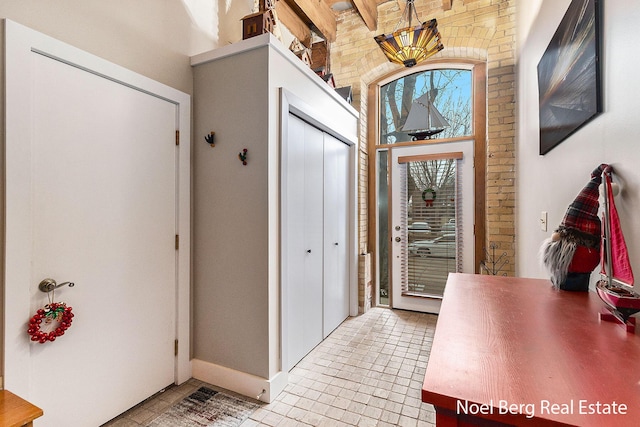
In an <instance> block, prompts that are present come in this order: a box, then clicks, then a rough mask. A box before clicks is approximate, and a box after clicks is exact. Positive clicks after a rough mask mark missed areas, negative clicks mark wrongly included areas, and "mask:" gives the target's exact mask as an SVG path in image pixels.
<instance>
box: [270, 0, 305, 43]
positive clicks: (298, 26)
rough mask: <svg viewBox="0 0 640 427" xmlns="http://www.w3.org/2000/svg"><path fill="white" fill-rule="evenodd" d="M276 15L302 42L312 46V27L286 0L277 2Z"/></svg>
mask: <svg viewBox="0 0 640 427" xmlns="http://www.w3.org/2000/svg"><path fill="white" fill-rule="evenodd" d="M276 15H277V17H278V20H279V21H280V22H281V23H282V25H284V26H285V27H287V29H288V30H289V31H291V34H293V35H294V36H295V37H296V38H297V39H298V40H300V43H302V44H303V45H305V46H306V47H308V48H310V47H311V29H310V28H309V26H308V25H307V24H306V23H305V22H304V21H303V20H302V19H300V17H299V16H298V15H297V14H296V12H295V11H294V10H293V9H291V7H290V6H289V5H288V4H287V3H286V2H284V1H278V2H276Z"/></svg>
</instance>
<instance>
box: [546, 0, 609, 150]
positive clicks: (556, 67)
mask: <svg viewBox="0 0 640 427" xmlns="http://www.w3.org/2000/svg"><path fill="white" fill-rule="evenodd" d="M600 1H601V0H572V1H571V4H570V5H569V8H568V9H567V12H566V13H565V15H564V17H563V18H562V21H561V22H560V25H559V26H558V28H557V30H556V32H555V34H554V35H553V38H552V39H551V42H550V43H549V46H548V47H547V50H546V51H545V52H544V54H543V55H542V58H541V59H540V62H539V63H538V91H539V109H540V154H546V153H548V152H549V150H551V149H552V148H554V147H555V146H557V145H558V144H560V143H561V142H562V141H563V140H565V139H566V138H567V137H568V136H569V135H571V134H572V133H574V132H575V131H577V130H578V129H579V128H580V127H582V126H583V125H585V124H586V123H587V122H589V121H590V120H591V119H593V118H594V117H596V116H597V115H598V114H599V113H600V112H602V94H601V85H600V11H599V8H600V4H599V3H600Z"/></svg>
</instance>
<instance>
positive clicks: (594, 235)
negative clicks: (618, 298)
mask: <svg viewBox="0 0 640 427" xmlns="http://www.w3.org/2000/svg"><path fill="white" fill-rule="evenodd" d="M605 169H609V165H606V164H604V163H603V164H601V165H600V166H598V167H597V168H596V169H595V170H594V171H593V172H591V180H590V181H589V182H588V183H587V185H586V186H585V187H584V188H583V189H582V191H581V192H580V194H578V196H577V197H576V198H575V200H574V201H573V203H571V205H569V208H568V209H567V212H566V213H565V215H564V218H563V219H562V223H561V224H560V226H559V227H558V228H557V229H556V230H555V232H554V233H553V234H552V235H551V237H550V238H548V239H547V240H545V241H544V243H543V244H542V247H541V248H540V251H541V255H542V263H543V264H544V266H545V267H546V268H547V270H548V271H549V274H550V275H551V282H552V283H553V286H554V287H556V288H559V289H563V290H567V291H588V290H589V279H590V277H591V272H592V271H593V270H594V269H595V268H596V266H597V265H598V263H599V262H600V239H601V223H600V218H598V209H599V207H600V203H599V201H598V197H599V186H600V183H601V182H602V172H603V171H604V170H605Z"/></svg>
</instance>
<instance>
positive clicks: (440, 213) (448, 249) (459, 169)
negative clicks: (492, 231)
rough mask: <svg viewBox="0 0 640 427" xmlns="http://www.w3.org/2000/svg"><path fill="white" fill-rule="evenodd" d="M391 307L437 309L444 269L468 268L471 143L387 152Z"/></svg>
mask: <svg viewBox="0 0 640 427" xmlns="http://www.w3.org/2000/svg"><path fill="white" fill-rule="evenodd" d="M390 222H391V224H390V227H391V228H390V230H389V236H390V238H391V242H390V248H391V254H390V255H391V270H392V271H391V288H392V289H391V294H392V298H391V304H390V305H391V306H392V307H393V308H399V309H406V310H415V311H422V312H429V313H438V312H439V310H440V303H441V301H442V296H443V293H444V288H445V285H446V281H447V277H448V275H449V273H450V272H469V273H472V272H473V258H474V257H473V255H474V254H473V248H474V236H473V143H472V142H470V141H469V142H459V143H448V144H431V145H425V146H412V147H394V148H392V150H391V221H390Z"/></svg>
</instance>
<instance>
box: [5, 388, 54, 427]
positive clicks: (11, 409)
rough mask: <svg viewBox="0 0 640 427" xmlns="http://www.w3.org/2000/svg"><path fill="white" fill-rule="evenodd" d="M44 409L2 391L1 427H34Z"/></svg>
mask: <svg viewBox="0 0 640 427" xmlns="http://www.w3.org/2000/svg"><path fill="white" fill-rule="evenodd" d="M42 414H43V412H42V409H40V408H38V407H37V406H35V405H32V404H31V403H29V402H27V401H26V400H24V399H22V398H20V397H18V396H16V395H15V394H13V393H11V392H10V391H7V390H0V427H21V426H27V427H30V426H33V420H35V419H36V418H38V417H41V416H42Z"/></svg>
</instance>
